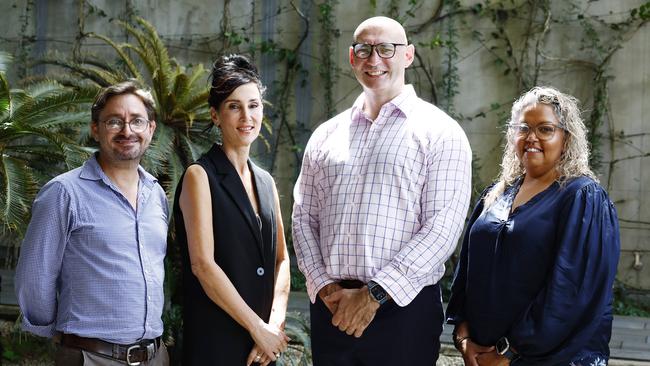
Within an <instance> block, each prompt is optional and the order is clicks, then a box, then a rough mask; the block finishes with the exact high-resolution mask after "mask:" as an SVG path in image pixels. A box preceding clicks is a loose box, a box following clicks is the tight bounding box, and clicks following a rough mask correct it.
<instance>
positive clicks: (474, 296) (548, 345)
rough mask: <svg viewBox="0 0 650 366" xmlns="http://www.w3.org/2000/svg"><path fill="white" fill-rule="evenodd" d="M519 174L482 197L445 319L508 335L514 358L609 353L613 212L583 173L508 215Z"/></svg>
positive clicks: (537, 361) (571, 358) (545, 359)
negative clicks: (487, 199)
mask: <svg viewBox="0 0 650 366" xmlns="http://www.w3.org/2000/svg"><path fill="white" fill-rule="evenodd" d="M521 181H522V179H519V180H518V181H517V182H516V183H515V184H513V186H511V187H508V188H507V189H506V190H505V192H504V193H503V195H501V197H499V198H498V199H497V200H496V201H495V203H494V204H493V205H492V206H491V207H490V208H488V209H487V210H486V212H482V211H483V196H484V195H485V193H486V192H487V191H488V190H486V191H485V192H484V193H483V195H482V196H481V199H479V201H478V203H477V204H476V207H475V208H474V212H473V213H472V217H471V219H470V222H469V224H468V227H467V229H466V232H465V237H464V240H463V245H462V249H461V253H460V261H459V264H458V267H457V268H456V273H455V276H454V282H453V285H452V295H451V299H450V301H449V306H448V307H447V322H448V323H450V324H459V323H461V322H463V321H467V322H468V325H469V332H470V336H471V338H472V340H473V341H474V342H476V343H478V344H481V345H494V344H495V343H496V342H497V340H498V339H499V338H501V337H504V336H505V337H507V338H508V340H509V341H510V342H511V344H512V345H513V347H514V348H515V349H516V350H517V352H518V353H519V354H520V355H521V358H520V359H519V360H518V361H515V362H513V363H512V364H513V365H517V366H519V365H544V366H550V365H564V366H566V365H569V364H576V365H578V364H586V365H588V364H590V363H591V362H592V361H596V360H603V359H605V360H606V359H607V358H609V345H608V344H609V339H610V337H611V329H612V286H613V282H614V277H615V276H616V267H617V264H618V258H619V252H620V238H619V227H618V218H617V215H616V209H615V208H614V205H613V203H612V202H611V201H610V200H609V198H608V196H607V193H606V192H605V191H604V189H603V188H602V187H601V186H600V185H598V184H597V183H596V182H594V181H593V180H592V179H590V178H587V177H580V178H575V179H571V180H569V181H567V182H565V183H564V184H563V185H562V186H561V185H560V184H558V183H557V182H555V183H553V184H552V185H551V186H550V187H548V188H547V189H546V190H544V191H542V192H540V193H538V194H537V195H536V196H534V197H533V198H532V199H531V200H529V201H528V202H526V203H525V204H523V205H521V206H519V207H517V208H516V209H515V210H514V212H512V213H510V209H511V207H512V202H513V200H514V198H515V196H516V194H517V192H518V190H519V187H520V185H521Z"/></svg>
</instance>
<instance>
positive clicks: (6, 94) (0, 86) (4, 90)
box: [0, 72, 11, 120]
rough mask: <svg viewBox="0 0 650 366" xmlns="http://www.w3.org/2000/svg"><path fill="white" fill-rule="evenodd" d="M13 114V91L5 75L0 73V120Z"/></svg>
mask: <svg viewBox="0 0 650 366" xmlns="http://www.w3.org/2000/svg"><path fill="white" fill-rule="evenodd" d="M10 114H11V89H10V88H9V82H8V81H7V79H6V78H5V74H4V73H3V72H0V120H3V119H4V118H5V117H4V116H5V115H7V116H8V115H10Z"/></svg>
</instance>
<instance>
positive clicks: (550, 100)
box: [484, 86, 598, 209]
mask: <svg viewBox="0 0 650 366" xmlns="http://www.w3.org/2000/svg"><path fill="white" fill-rule="evenodd" d="M535 104H546V105H549V106H551V107H552V108H553V111H554V113H555V116H556V117H557V119H558V121H559V122H560V127H561V128H562V129H563V130H564V131H565V138H564V147H563V149H562V155H561V156H560V160H559V161H558V163H557V165H556V166H555V169H556V170H557V172H558V179H557V180H558V182H559V183H560V184H562V183H564V182H565V181H566V180H567V179H570V178H575V177H579V176H587V177H590V178H592V179H593V180H595V181H598V178H597V177H596V175H595V174H594V172H593V171H592V170H591V168H590V167H589V153H590V152H589V143H588V142H587V128H586V127H585V124H584V122H583V121H582V118H581V117H580V109H579V107H578V100H577V99H576V98H574V97H573V96H571V95H568V94H564V93H562V92H560V91H558V90H557V89H555V88H552V87H548V86H536V87H534V88H532V89H531V90H530V91H528V92H526V93H524V94H523V95H522V96H520V97H519V99H517V100H516V101H515V103H514V104H513V105H512V111H511V113H510V120H509V121H508V125H507V126H508V128H507V130H506V144H505V147H504V151H503V160H502V161H501V172H500V173H499V178H498V180H497V182H496V183H495V184H494V186H493V187H492V189H491V190H490V191H489V192H488V194H487V195H486V196H485V199H484V207H485V208H486V209H487V208H488V207H490V205H492V203H494V201H495V200H496V199H497V197H499V196H500V195H501V194H502V193H503V192H504V190H505V189H506V187H508V186H510V185H512V184H513V183H514V181H515V180H516V179H517V178H519V177H521V176H522V175H524V174H526V169H525V168H524V166H523V164H522V163H521V161H519V159H518V158H517V152H516V145H515V131H514V129H512V128H509V126H511V125H512V124H516V123H519V122H520V119H521V114H522V113H523V112H524V110H525V109H526V108H528V107H530V106H532V105H535Z"/></svg>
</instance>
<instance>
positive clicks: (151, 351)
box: [147, 340, 157, 360]
mask: <svg viewBox="0 0 650 366" xmlns="http://www.w3.org/2000/svg"><path fill="white" fill-rule="evenodd" d="M156 350H157V349H156V341H155V340H154V341H153V342H151V343H149V344H148V345H147V360H153V358H154V356H156Z"/></svg>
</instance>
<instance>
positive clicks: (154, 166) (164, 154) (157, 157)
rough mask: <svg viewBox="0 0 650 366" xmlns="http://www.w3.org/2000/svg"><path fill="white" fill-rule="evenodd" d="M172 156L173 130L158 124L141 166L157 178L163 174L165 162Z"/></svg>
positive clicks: (173, 152)
mask: <svg viewBox="0 0 650 366" xmlns="http://www.w3.org/2000/svg"><path fill="white" fill-rule="evenodd" d="M174 154H175V151H174V130H173V129H172V128H170V127H168V126H166V125H165V124H164V123H158V124H157V125H156V132H155V134H154V138H153V141H152V142H151V145H149V148H148V149H147V153H146V154H145V156H144V157H143V161H142V165H143V166H144V168H145V169H147V171H149V172H150V173H151V174H153V175H155V176H159V175H160V174H162V173H163V172H164V166H165V161H166V160H168V159H169V158H170V156H172V155H174Z"/></svg>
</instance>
